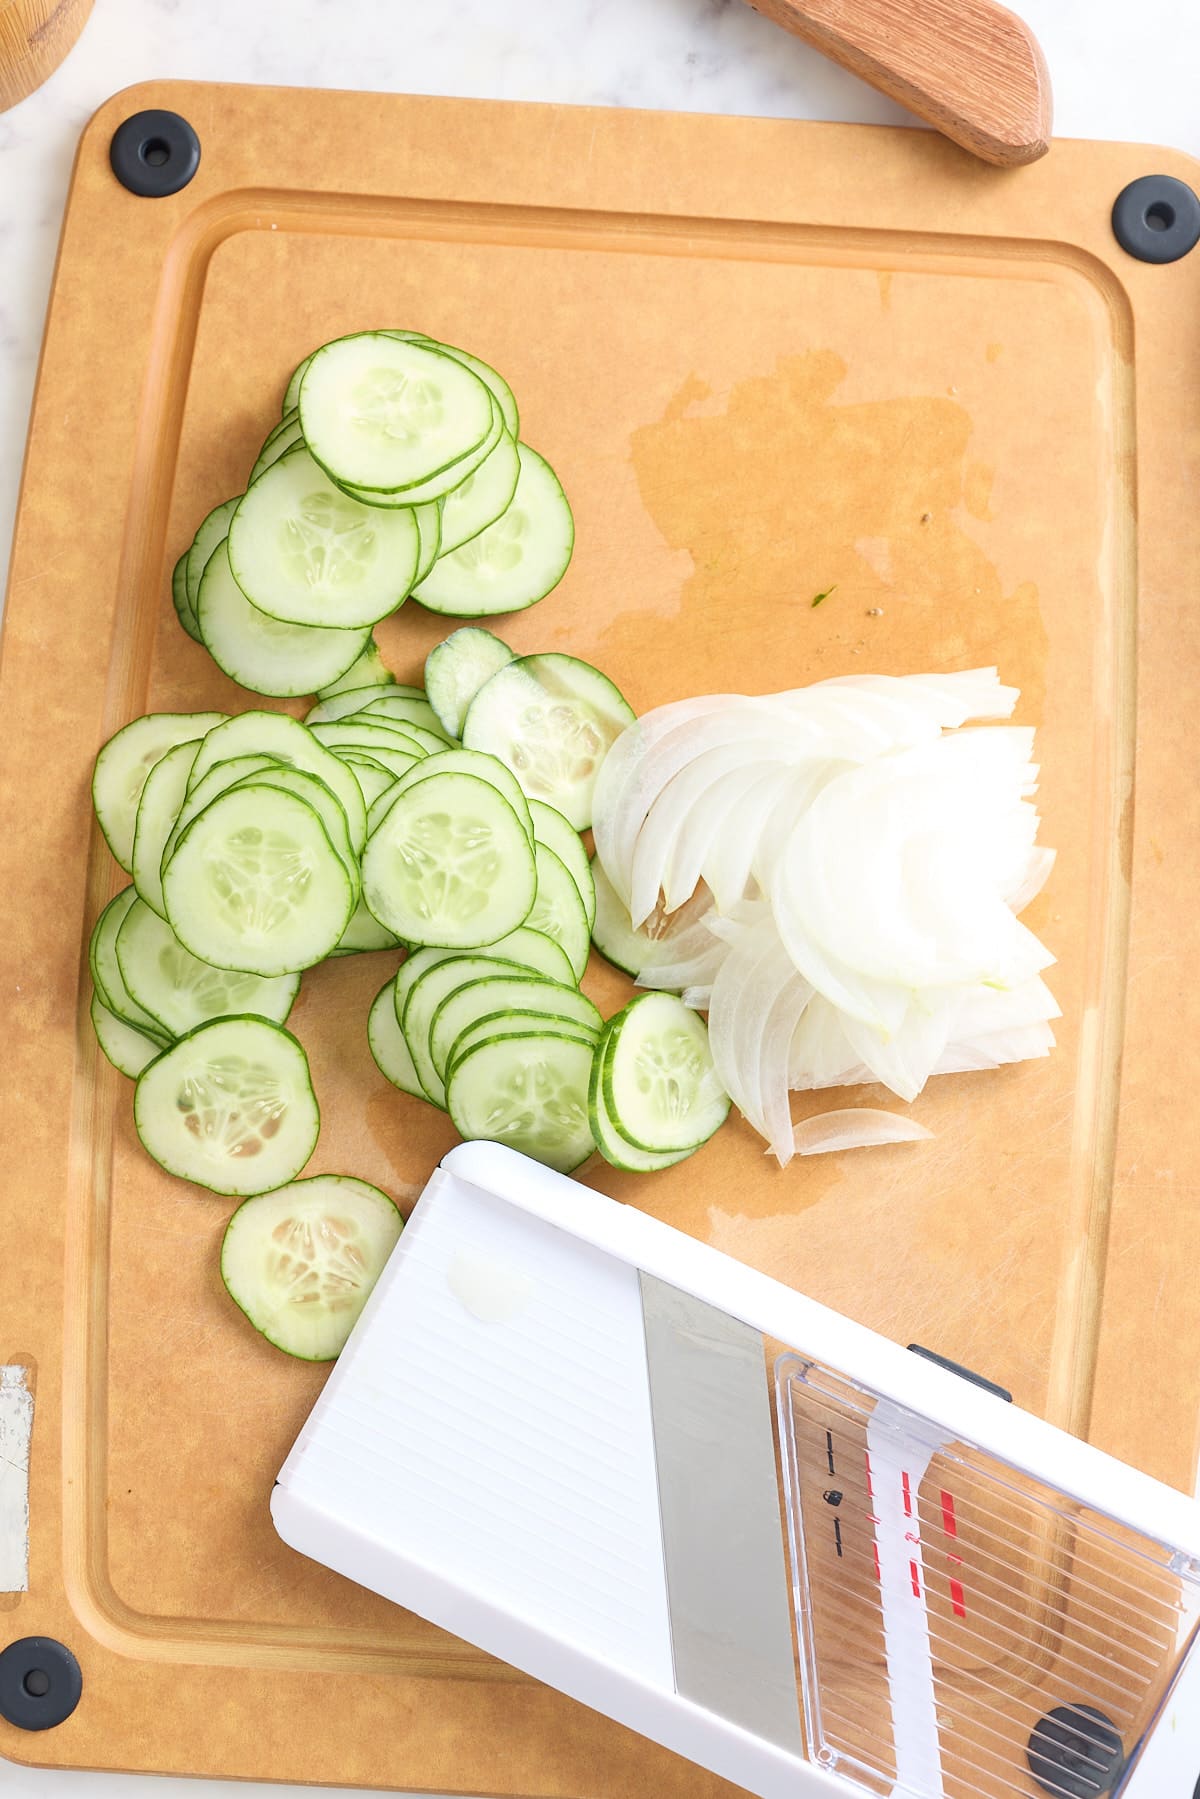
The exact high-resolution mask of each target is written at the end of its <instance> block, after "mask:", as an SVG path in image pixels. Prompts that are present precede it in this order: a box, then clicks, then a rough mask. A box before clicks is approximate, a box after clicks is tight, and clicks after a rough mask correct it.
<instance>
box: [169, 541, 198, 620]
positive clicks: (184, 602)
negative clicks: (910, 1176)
mask: <svg viewBox="0 0 1200 1799" xmlns="http://www.w3.org/2000/svg"><path fill="white" fill-rule="evenodd" d="M187 559H188V553H187V551H186V550H185V551H184V552H183V555H182V556H181V557H180V558H179V561H178V562H177V563H176V564H175V567H174V568H173V569H172V570H171V604H172V606H174V608H175V616H176V618H177V619H178V620H179V622H180V624H181V625H182V626H183V628H184V630H185V631H186V632H187V634H188V636H189V637H190V638H191V639H192V641H193V642H194V643H199V642H200V627H199V625H198V624H197V623H196V613H195V610H194V608H193V606H192V602H191V601H190V600H189V599H188V591H187Z"/></svg>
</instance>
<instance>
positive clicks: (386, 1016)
mask: <svg viewBox="0 0 1200 1799" xmlns="http://www.w3.org/2000/svg"><path fill="white" fill-rule="evenodd" d="M395 989H396V983H395V981H394V980H391V981H385V982H384V983H383V986H382V987H381V988H380V989H379V992H378V993H377V994H376V995H375V999H374V1001H373V1003H372V1006H371V1010H370V1013H369V1014H368V1016H367V1043H368V1044H369V1045H370V1050H371V1054H372V1056H374V1058H375V1066H376V1067H377V1068H378V1070H379V1072H380V1074H381V1075H382V1076H383V1077H384V1079H385V1080H388V1081H390V1082H391V1083H392V1086H393V1087H399V1089H400V1091H401V1093H411V1094H412V1095H413V1097H414V1099H425V1098H426V1097H427V1095H426V1093H425V1089H424V1088H423V1087H422V1085H421V1083H420V1081H419V1080H418V1079H417V1070H416V1067H415V1065H414V1063H413V1059H412V1051H411V1050H410V1049H409V1047H408V1040H407V1039H406V1037H405V1035H404V1032H403V1031H402V1030H401V1029H400V1025H399V1023H398V1021H397V1018H396V1004H395Z"/></svg>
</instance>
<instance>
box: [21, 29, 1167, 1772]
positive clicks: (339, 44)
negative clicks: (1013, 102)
mask: <svg viewBox="0 0 1200 1799" xmlns="http://www.w3.org/2000/svg"><path fill="white" fill-rule="evenodd" d="M1021 10H1022V11H1023V13H1024V15H1025V16H1026V18H1027V19H1028V20H1029V22H1030V24H1031V25H1032V26H1033V28H1034V30H1035V31H1036V32H1037V34H1038V36H1039V38H1040V39H1041V42H1042V45H1043V47H1044V49H1045V52H1046V56H1047V60H1048V62H1049V65H1050V69H1051V72H1052V75H1053V80H1054V89H1055V100H1056V109H1055V110H1056V119H1055V123H1056V128H1057V130H1058V132H1059V134H1060V135H1064V136H1074V137H1109V138H1121V139H1125V140H1135V141H1142V142H1147V143H1168V144H1171V145H1173V146H1174V147H1176V148H1179V149H1183V150H1188V151H1191V152H1192V153H1193V154H1200V107H1198V106H1197V103H1196V76H1195V71H1196V63H1197V59H1198V57H1200V13H1197V11H1196V8H1195V4H1194V0H1142V4H1141V6H1140V7H1139V8H1138V9H1137V11H1136V13H1135V14H1130V13H1129V12H1128V11H1127V10H1126V9H1125V8H1124V7H1122V6H1120V5H1119V4H1118V0H1021ZM165 77H181V78H186V79H191V80H213V81H248V82H270V83H275V84H283V85H295V86H315V87H340V88H387V89H404V90H406V91H409V92H413V93H426V94H460V95H474V96H485V97H494V98H501V99H513V100H555V101H564V102H575V103H589V104H598V105H611V106H652V107H664V108H668V109H674V110H677V111H695V112H720V113H746V114H757V115H763V116H771V117H777V118H786V117H804V118H816V119H847V120H859V121H868V122H876V123H879V122H901V121H904V120H905V119H906V115H905V114H903V113H902V112H901V111H900V109H899V108H897V107H895V106H894V105H892V104H891V102H889V101H887V100H885V99H883V98H881V97H880V96H879V95H877V94H875V93H873V92H872V91H871V90H870V89H869V88H866V87H864V86H862V85H861V84H860V83H859V82H857V81H855V80H854V79H853V78H852V77H851V76H849V75H846V74H844V73H843V72H842V71H841V70H838V69H835V68H833V67H832V66H831V65H829V64H828V63H826V62H824V61H823V60H822V59H821V58H820V57H818V56H816V55H815V54H814V53H812V52H811V51H809V50H807V49H806V48H805V47H804V46H803V45H801V44H799V43H797V42H795V40H793V39H790V38H788V37H786V36H784V35H783V34H782V33H781V32H779V31H778V30H777V29H776V28H775V27H774V26H772V25H770V24H769V23H768V22H767V21H766V20H764V19H762V18H760V17H759V16H758V15H757V14H756V13H754V12H752V11H751V10H750V8H749V7H748V6H746V5H744V4H742V0H555V4H554V5H553V6H552V7H551V6H546V5H543V6H541V7H536V6H535V7H531V6H529V5H524V6H518V5H517V4H516V0H439V3H438V4H436V5H430V4H429V3H428V0H421V3H420V4H417V3H416V0H291V4H290V5H288V6H287V7H283V6H281V5H278V4H275V5H270V4H264V3H263V0H257V4H256V0H249V4H247V0H205V3H204V4H203V5H202V6H201V5H189V4H187V0H96V4H95V10H94V12H93V14H92V17H91V19H90V21H89V23H88V24H87V26H86V27H85V29H84V32H83V36H82V38H81V39H80V41H79V43H78V45H77V46H76V48H75V49H74V51H73V52H72V54H71V55H70V56H69V58H68V59H67V61H66V63H65V64H64V65H63V66H62V67H61V68H60V69H59V70H58V71H57V73H56V74H55V75H54V76H53V77H52V78H51V79H50V81H49V82H48V83H47V84H46V85H45V86H44V87H42V88H41V89H40V90H39V91H38V92H37V93H35V94H33V95H32V96H31V97H30V98H29V99H28V100H26V101H24V102H23V103H22V105H20V106H18V107H16V108H14V109H13V110H12V111H10V112H7V113H0V593H2V592H3V589H4V586H5V582H6V577H7V565H8V551H9V543H10V538H11V532H12V524H13V517H14V514H15V508H16V497H17V487H18V482H19V476H20V464H21V457H22V453H23V449H24V441H25V431H26V424H27V420H28V414H29V404H30V399H31V396H32V392H33V383H34V376H35V371H36V365H37V356H38V348H39V344H40V341H41V332H42V320H43V315H44V311H45V305H46V296H47V292H48V289H49V283H50V277H51V272H52V269H53V264H54V255H55V249H56V245H57V240H58V231H59V224H60V221H61V217H62V208H63V202H64V199H65V197H66V190H67V183H68V179H69V176H70V169H71V160H72V157H73V155H74V150H75V144H76V141H77V139H78V136H79V132H80V130H81V128H82V127H83V125H84V123H85V122H86V120H87V118H88V117H89V115H90V114H91V113H92V112H93V110H94V109H95V108H96V107H97V106H98V105H99V104H100V103H101V102H102V101H103V100H105V99H107V98H108V96H109V95H110V94H112V93H114V92H115V91H116V90H118V89H120V88H124V87H127V86H129V85H130V84H131V83H133V82H138V81H144V80H148V79H154V78H165ZM82 448H83V446H81V449H82ZM1197 1672H1198V1675H1200V1669H1198V1670H1197ZM1174 1709H1175V1711H1176V1718H1175V1719H1174V1720H1172V1731H1171V1732H1170V1733H1169V1734H1170V1739H1171V1740H1170V1742H1169V1743H1168V1742H1167V1741H1166V1739H1167V1736H1168V1733H1167V1732H1163V1733H1162V1738H1163V1745H1162V1746H1163V1760H1162V1767H1161V1779H1160V1781H1159V1783H1158V1786H1159V1790H1160V1791H1161V1793H1162V1799H1192V1792H1193V1785H1194V1782H1195V1779H1196V1773H1197V1771H1198V1770H1200V1679H1198V1681H1197V1691H1196V1693H1195V1694H1193V1695H1192V1696H1191V1697H1190V1698H1187V1699H1183V1698H1182V1697H1181V1700H1180V1703H1179V1704H1178V1705H1177V1706H1176V1707H1175V1708H1174ZM1176 1725H1177V1728H1176ZM134 1790H137V1791H141V1790H142V1789H141V1787H140V1785H139V1784H138V1783H137V1782H135V1781H134V1780H133V1779H131V1778H130V1777H129V1776H125V1775H96V1774H48V1773H38V1772H34V1771H30V1770H26V1769H23V1768H17V1767H14V1766H12V1765H11V1764H9V1763H0V1794H3V1795H4V1796H5V1799H130V1794H131V1792H132V1791H134ZM310 1790H311V1789H302V1788H299V1787H296V1788H282V1787H275V1788H270V1789H266V1788H263V1789H254V1788H247V1787H245V1786H225V1785H222V1784H220V1783H216V1782H206V1781H202V1782H196V1781H191V1780H189V1781H186V1782H185V1781H182V1780H169V1781H157V1782H155V1783H154V1784H153V1785H147V1786H146V1788H145V1791H146V1792H147V1794H148V1795H149V1796H150V1799H218V1796H221V1799H242V1796H244V1795H245V1794H246V1793H247V1792H248V1791H262V1792H263V1793H264V1794H266V1793H268V1792H269V1793H272V1794H275V1795H294V1796H295V1799H299V1795H300V1794H301V1793H302V1792H304V1791H310ZM327 1790H328V1789H327Z"/></svg>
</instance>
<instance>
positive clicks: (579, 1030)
mask: <svg viewBox="0 0 1200 1799" xmlns="http://www.w3.org/2000/svg"><path fill="white" fill-rule="evenodd" d="M547 1032H549V1034H550V1035H551V1036H552V1037H569V1038H570V1039H571V1041H572V1042H573V1043H583V1044H586V1045H587V1047H588V1048H589V1049H591V1050H594V1049H595V1046H596V1044H597V1042H598V1041H599V1039H598V1037H597V1034H596V1032H595V1031H594V1030H592V1029H591V1028H590V1026H588V1025H586V1024H576V1023H575V1022H574V1020H573V1019H570V1018H556V1017H555V1016H554V1015H553V1013H549V1012H489V1013H488V1014H487V1015H486V1016H485V1017H483V1018H477V1019H476V1020H475V1023H474V1024H469V1025H468V1026H467V1028H466V1030H464V1031H460V1032H459V1034H458V1036H457V1037H456V1038H455V1039H454V1042H453V1044H452V1045H451V1047H450V1054H449V1056H448V1057H447V1060H446V1068H445V1071H444V1074H443V1079H444V1080H449V1078H450V1075H451V1072H452V1071H453V1068H454V1064H455V1063H456V1062H457V1061H458V1060H459V1059H460V1058H461V1057H462V1056H466V1055H470V1053H471V1051H472V1050H473V1049H475V1048H476V1047H477V1046H478V1045H479V1044H480V1043H491V1042H492V1041H493V1039H494V1038H497V1037H544V1036H545V1035H546V1034H547ZM594 1135H595V1133H594V1132H593V1136H594Z"/></svg>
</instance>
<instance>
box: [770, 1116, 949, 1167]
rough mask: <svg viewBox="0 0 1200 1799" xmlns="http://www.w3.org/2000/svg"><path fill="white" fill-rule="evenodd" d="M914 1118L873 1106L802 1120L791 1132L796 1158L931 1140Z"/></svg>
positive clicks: (922, 1126) (923, 1127) (929, 1134)
mask: <svg viewBox="0 0 1200 1799" xmlns="http://www.w3.org/2000/svg"><path fill="white" fill-rule="evenodd" d="M932 1136H933V1132H932V1131H927V1130H926V1129H925V1126H924V1125H923V1124H918V1123H917V1121H916V1119H915V1118H905V1117H903V1116H902V1115H901V1114H900V1113H899V1112H883V1111H877V1110H876V1108H875V1107H874V1106H848V1107H845V1108H843V1109H840V1110H838V1111H834V1112H818V1113H817V1114H816V1116H815V1117H813V1118H803V1119H801V1121H800V1123H799V1124H798V1125H797V1126H796V1128H795V1131H794V1133H793V1143H794V1146H795V1151H796V1154H797V1155H798V1156H822V1155H828V1154H829V1153H830V1152H831V1151H832V1150H838V1149H874V1148H877V1147H878V1146H880V1145H881V1144H884V1143H919V1142H923V1141H924V1140H925V1139H927V1138H929V1137H932Z"/></svg>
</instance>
